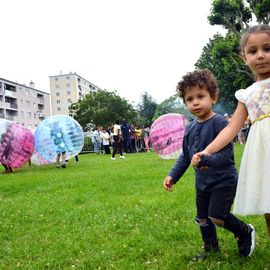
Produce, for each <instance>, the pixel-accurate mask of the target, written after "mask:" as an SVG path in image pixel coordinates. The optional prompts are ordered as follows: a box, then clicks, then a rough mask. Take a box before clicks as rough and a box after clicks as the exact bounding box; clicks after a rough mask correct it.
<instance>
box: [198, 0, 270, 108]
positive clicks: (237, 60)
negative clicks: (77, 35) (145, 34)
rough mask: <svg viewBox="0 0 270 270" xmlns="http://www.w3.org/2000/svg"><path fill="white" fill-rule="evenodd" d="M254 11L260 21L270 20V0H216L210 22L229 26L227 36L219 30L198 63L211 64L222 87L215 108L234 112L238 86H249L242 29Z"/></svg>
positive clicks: (249, 77) (200, 65) (252, 80)
mask: <svg viewBox="0 0 270 270" xmlns="http://www.w3.org/2000/svg"><path fill="white" fill-rule="evenodd" d="M252 15H255V17H256V19H257V22H258V23H261V22H264V23H269V21H270V0H264V1H263V0H259V1H252V0H250V1H243V0H213V2H212V6H211V11H210V15H209V16H208V20H209V23H210V24H211V25H221V26H223V27H224V28H225V29H227V30H228V32H227V34H226V36H225V37H223V36H221V35H219V34H216V35H215V36H214V37H213V38H212V39H210V41H209V43H208V44H207V45H206V46H205V47H204V48H203V52H202V55H201V57H200V58H199V59H198V61H197V63H196V64H195V66H196V67H197V68H208V69H209V70H211V71H212V73H213V74H214V75H215V77H216V79H217V82H218V85H219V87H220V90H221V95H220V99H219V103H218V104H217V106H216V110H217V111H218V112H220V113H225V112H227V113H232V112H233V111H234V108H235V106H236V102H237V101H236V99H234V98H232V97H233V96H234V93H235V91H236V90H238V89H242V88H246V87H247V86H249V85H250V84H251V83H252V82H254V77H253V75H252V73H251V71H250V70H249V69H248V68H247V67H246V66H245V64H244V62H243V60H242V59H241V56H240V50H239V45H238V44H239V40H240V36H241V33H242V32H243V31H245V30H246V29H247V28H248V27H249V23H250V22H251V19H252Z"/></svg>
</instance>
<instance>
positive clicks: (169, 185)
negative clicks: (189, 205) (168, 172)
mask: <svg viewBox="0 0 270 270" xmlns="http://www.w3.org/2000/svg"><path fill="white" fill-rule="evenodd" d="M173 185H174V182H173V178H172V177H171V176H167V177H166V178H165V180H164V182H163V187H164V188H165V189H166V190H167V191H170V192H171V191H173V189H172V187H173Z"/></svg>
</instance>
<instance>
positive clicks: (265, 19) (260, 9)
mask: <svg viewBox="0 0 270 270" xmlns="http://www.w3.org/2000/svg"><path fill="white" fill-rule="evenodd" d="M247 2H248V3H249V6H250V9H251V10H252V12H253V13H254V14H255V16H256V19H257V22H258V23H264V24H269V22H270V0H264V1H263V0H255V1H254V0H247Z"/></svg>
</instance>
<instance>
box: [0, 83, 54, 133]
mask: <svg viewBox="0 0 270 270" xmlns="http://www.w3.org/2000/svg"><path fill="white" fill-rule="evenodd" d="M50 115H51V106H50V94H49V93H46V92H43V91H40V90H38V89H35V85H34V83H33V82H30V84H29V86H26V85H24V84H18V83H16V82H12V81H9V80H6V79H3V78H0V119H7V120H10V121H15V122H17V123H18V124H21V125H23V126H25V127H27V128H29V129H34V128H35V127H37V126H38V124H39V123H40V122H41V121H42V120H43V119H44V118H45V117H48V116H50Z"/></svg>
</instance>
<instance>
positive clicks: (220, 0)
mask: <svg viewBox="0 0 270 270" xmlns="http://www.w3.org/2000/svg"><path fill="white" fill-rule="evenodd" d="M251 19H252V13H251V11H250V9H249V8H248V7H246V6H245V4H244V2H243V0H214V1H213V2H212V8H211V13H210V15H209V16H208V20H209V23H210V24H211V25H222V26H224V27H225V28H226V29H228V30H230V31H231V32H232V33H234V35H235V36H237V37H238V38H240V31H241V30H242V29H244V28H245V27H247V26H248V23H249V22H250V21H251Z"/></svg>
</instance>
